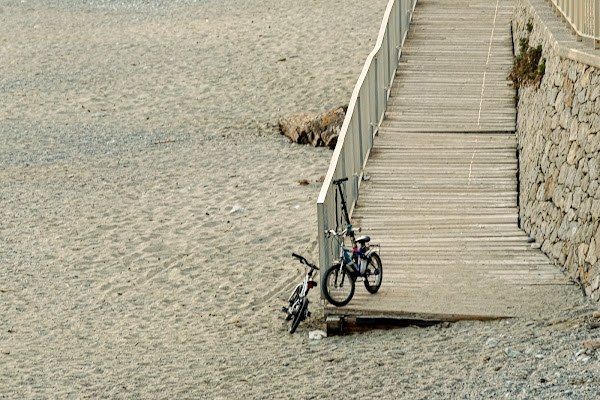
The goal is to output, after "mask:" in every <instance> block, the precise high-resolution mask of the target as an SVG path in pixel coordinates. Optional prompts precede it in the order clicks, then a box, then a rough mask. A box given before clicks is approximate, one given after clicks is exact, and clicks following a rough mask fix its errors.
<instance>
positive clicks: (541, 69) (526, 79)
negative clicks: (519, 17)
mask: <svg viewBox="0 0 600 400" xmlns="http://www.w3.org/2000/svg"><path fill="white" fill-rule="evenodd" d="M530 26H531V24H527V31H528V32H529V33H531V30H530ZM531 29H533V27H532V26H531ZM545 72H546V59H545V58H542V45H541V44H540V45H538V46H537V47H532V46H530V45H529V37H527V38H521V40H520V41H519V54H518V55H517V56H516V57H515V58H514V61H513V67H512V70H511V71H510V74H509V75H508V78H509V79H510V80H512V81H513V84H514V85H515V87H516V88H517V89H518V88H519V87H521V86H533V85H535V86H538V87H539V85H540V82H541V81H542V78H543V77H544V73H545Z"/></svg>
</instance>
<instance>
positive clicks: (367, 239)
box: [356, 236, 371, 243]
mask: <svg viewBox="0 0 600 400" xmlns="http://www.w3.org/2000/svg"><path fill="white" fill-rule="evenodd" d="M370 241H371V238H370V237H369V236H361V237H359V238H358V239H356V243H369V242H370Z"/></svg>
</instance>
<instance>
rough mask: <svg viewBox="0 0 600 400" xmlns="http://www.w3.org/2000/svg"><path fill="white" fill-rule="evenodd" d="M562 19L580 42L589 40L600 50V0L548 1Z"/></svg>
mask: <svg viewBox="0 0 600 400" xmlns="http://www.w3.org/2000/svg"><path fill="white" fill-rule="evenodd" d="M547 1H549V2H550V3H551V5H552V6H553V8H554V11H555V12H556V15H557V16H559V17H562V18H563V19H564V20H565V22H566V23H567V25H568V26H569V27H570V28H571V31H572V32H573V33H574V34H575V37H576V38H577V40H578V41H581V40H582V38H584V37H585V38H589V39H592V40H593V41H594V48H595V49H599V48H600V0H547Z"/></svg>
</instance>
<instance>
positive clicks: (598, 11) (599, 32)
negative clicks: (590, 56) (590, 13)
mask: <svg viewBox="0 0 600 400" xmlns="http://www.w3.org/2000/svg"><path fill="white" fill-rule="evenodd" d="M594 49H600V1H598V0H596V3H594Z"/></svg>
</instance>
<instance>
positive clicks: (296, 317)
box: [290, 297, 308, 335]
mask: <svg viewBox="0 0 600 400" xmlns="http://www.w3.org/2000/svg"><path fill="white" fill-rule="evenodd" d="M307 307H308V299H307V298H306V297H305V298H304V299H302V305H301V306H300V309H299V310H298V312H297V313H296V315H294V320H293V321H292V326H290V335H291V334H293V333H294V332H296V329H297V328H298V325H300V321H302V320H303V319H304V315H305V314H306V308H307Z"/></svg>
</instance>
